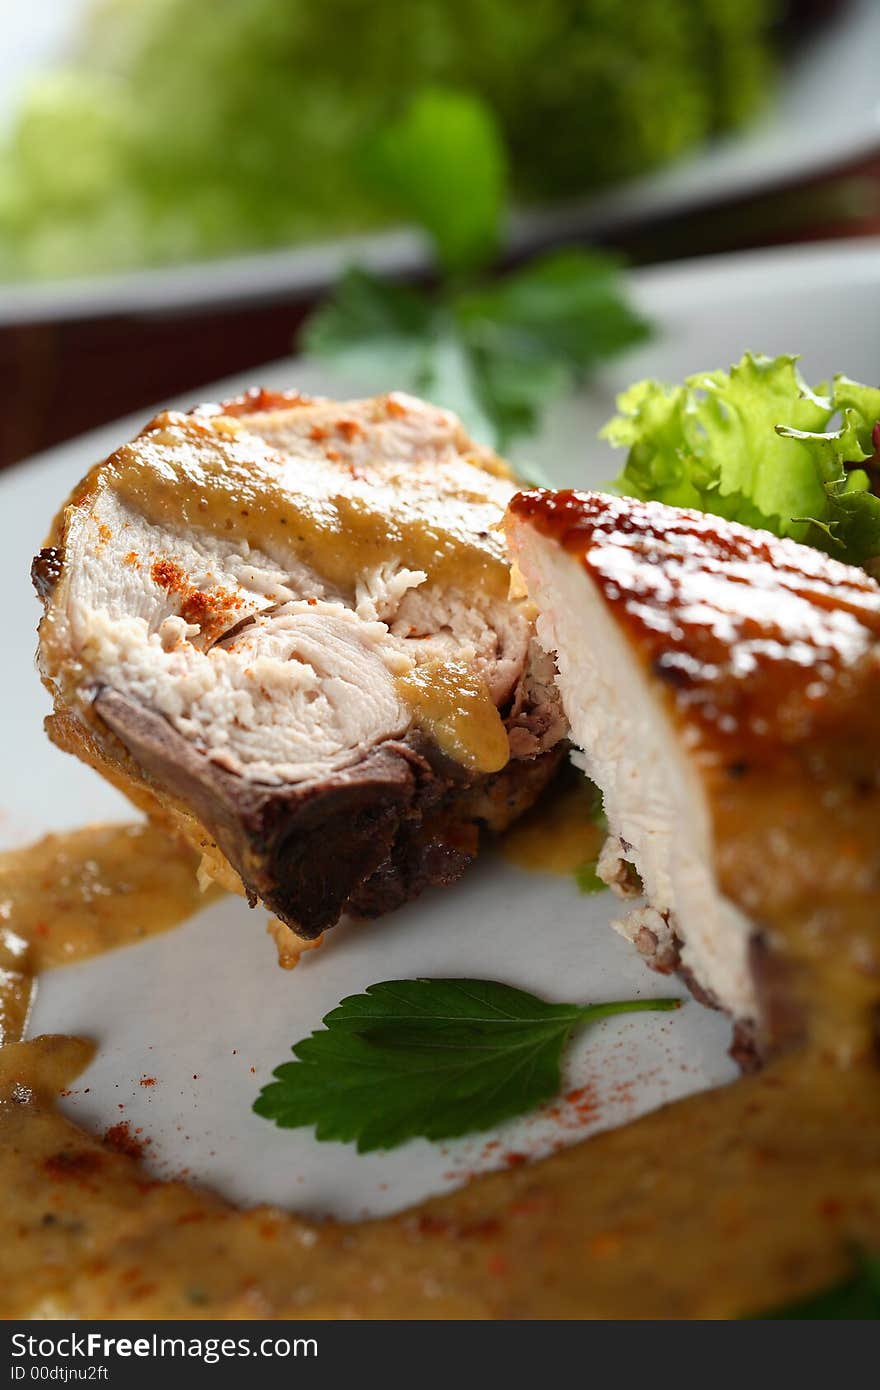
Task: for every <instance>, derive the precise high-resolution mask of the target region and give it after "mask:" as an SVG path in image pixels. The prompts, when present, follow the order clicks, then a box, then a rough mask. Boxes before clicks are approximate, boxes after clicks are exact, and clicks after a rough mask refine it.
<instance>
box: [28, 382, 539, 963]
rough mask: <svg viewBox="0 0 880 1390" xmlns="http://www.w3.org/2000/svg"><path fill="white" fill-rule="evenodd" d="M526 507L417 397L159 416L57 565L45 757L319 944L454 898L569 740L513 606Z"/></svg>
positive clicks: (39, 564) (295, 399)
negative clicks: (433, 885)
mask: <svg viewBox="0 0 880 1390" xmlns="http://www.w3.org/2000/svg"><path fill="white" fill-rule="evenodd" d="M513 491H514V487H513V484H512V482H511V481H510V478H509V474H508V471H507V469H506V468H505V466H504V465H503V464H502V463H501V461H500V460H498V459H497V458H496V457H495V456H494V455H493V454H491V453H490V452H489V451H487V450H485V449H481V448H479V447H478V446H476V445H474V444H473V443H472V441H471V440H470V439H469V438H468V437H467V435H466V434H465V432H464V431H463V429H462V427H461V425H460V424H459V422H458V421H457V420H456V419H455V417H454V416H452V415H450V414H449V413H448V412H446V411H443V410H439V409H436V408H434V407H432V406H429V405H425V404H423V403H422V402H420V401H416V400H414V399H412V398H409V397H405V396H401V395H391V396H384V397H380V398H378V399H373V400H366V401H354V402H347V403H344V404H339V403H337V402H332V401H326V400H309V399H306V398H303V397H301V396H298V395H297V394H296V393H289V394H275V393H273V394H269V393H265V392H253V393H250V394H249V395H247V396H245V397H243V398H241V399H239V400H236V401H231V402H226V403H225V404H223V405H216V406H215V405H210V406H202V407H199V408H198V409H197V410H196V411H194V412H193V413H192V414H189V415H185V414H180V413H177V412H166V413H164V414H162V415H160V416H158V417H157V418H156V419H155V420H153V421H152V422H151V423H150V424H149V425H148V426H147V427H146V429H145V430H144V431H143V432H142V433H141V434H140V435H139V436H138V437H137V438H136V439H135V440H133V441H132V442H131V443H130V444H126V445H123V447H122V448H120V449H119V450H118V451H117V452H116V453H115V454H113V455H111V457H110V458H108V459H106V460H105V461H104V462H103V463H100V464H98V465H97V466H96V467H95V468H93V469H92V471H91V472H90V473H89V474H88V475H87V477H86V478H85V479H84V480H83V481H82V483H81V484H80V485H79V486H78V487H77V488H76V489H75V491H74V493H73V495H72V496H71V498H70V499H69V501H68V503H67V504H66V506H65V507H64V508H63V509H62V511H61V513H60V515H59V517H58V518H57V519H56V522H55V524H54V527H53V530H52V534H51V535H50V537H49V541H48V544H47V546H46V547H45V548H44V550H43V551H42V552H41V554H40V555H39V556H38V557H37V559H36V561H35V563H34V570H33V573H34V580H35V583H36V586H37V589H38V592H39V593H40V595H41V597H42V599H43V602H44V606H45V613H44V617H43V619H42V622H41V624H40V666H41V671H42V674H43V677H44V680H45V682H46V684H47V685H48V687H49V689H50V690H51V692H52V694H53V698H54V702H55V714H54V715H53V716H52V717H51V718H50V720H49V726H48V727H49V733H50V736H51V737H52V738H54V739H55V741H56V742H58V743H59V744H61V745H62V746H64V747H66V748H68V749H70V750H71V751H72V752H75V753H77V754H78V755H79V756H81V757H84V758H85V759H86V760H87V761H89V762H91V763H92V764H93V765H95V766H96V767H98V768H99V769H100V770H101V771H102V772H104V773H105V775H107V776H108V777H110V779H111V780H113V781H115V782H116V783H117V784H118V785H121V786H122V787H123V789H124V790H125V791H127V792H128V794H129V795H130V796H131V797H132V799H133V800H135V801H136V802H137V803H138V804H140V805H142V806H143V807H144V808H145V809H147V810H148V811H149V812H150V813H151V814H153V815H162V816H163V817H164V818H165V820H166V821H167V822H168V823H169V824H170V825H172V826H173V827H174V828H175V829H177V830H179V831H182V832H183V833H184V834H186V835H187V836H188V838H189V839H191V840H193V841H194V842H195V843H196V844H198V845H199V846H200V847H201V849H202V851H203V853H204V856H205V860H204V862H205V867H206V870H207V871H208V872H210V873H211V874H213V875H214V876H215V877H218V878H220V879H221V881H224V882H225V883H227V885H228V886H236V885H237V886H239V887H241V886H243V888H244V890H245V891H246V892H247V893H248V895H249V896H250V898H251V900H252V901H256V900H257V899H260V900H262V901H263V902H264V903H265V904H266V905H267V906H268V907H270V908H271V910H272V911H273V912H275V913H276V914H277V915H278V917H280V918H281V920H282V921H283V922H284V923H286V924H287V925H288V926H289V927H291V928H293V929H294V931H295V932H296V933H297V934H299V935H301V936H303V937H306V938H309V937H314V936H316V935H317V934H319V933H320V932H321V931H322V930H323V929H324V928H325V927H327V926H329V925H331V924H332V923H333V922H334V921H335V920H336V919H337V918H338V916H339V915H340V913H341V912H342V911H343V910H345V909H347V910H349V911H354V912H358V911H360V912H362V913H366V914H370V915H372V914H374V913H377V912H380V911H383V910H386V909H387V908H388V907H390V906H395V905H396V904H397V903H398V902H400V901H403V900H405V899H406V898H407V897H409V896H412V895H413V894H414V893H415V892H418V891H419V890H420V889H421V888H422V887H423V886H424V885H425V884H426V883H429V882H438V881H439V882H442V881H445V880H447V879H451V878H453V877H455V876H456V875H457V874H458V873H459V872H460V871H461V869H462V867H463V866H464V864H465V863H466V862H467V861H468V859H469V858H470V857H472V855H473V853H474V852H475V847H476V836H477V829H478V824H479V823H480V822H482V821H485V820H494V821H495V822H496V823H497V824H501V823H503V822H504V820H505V819H506V818H508V817H510V816H511V815H513V814H514V813H515V812H516V811H517V810H518V809H524V807H525V805H526V804H528V803H529V801H530V800H531V799H533V797H534V796H535V795H537V792H538V790H539V789H540V787H541V786H542V785H543V782H544V781H545V780H546V779H547V777H549V775H550V773H551V772H552V769H553V766H554V763H555V760H556V759H557V758H558V754H553V753H551V752H550V751H549V750H550V749H551V746H552V745H553V744H554V743H555V742H558V739H559V737H560V734H561V732H562V730H563V727H564V726H563V724H562V721H561V720H560V717H559V714H558V710H556V709H554V708H553V707H552V705H553V697H552V695H551V694H549V693H548V688H547V686H546V683H544V684H542V683H541V681H540V678H539V677H534V678H533V676H532V675H531V671H530V661H529V652H530V644H531V641H532V625H531V620H530V614H529V611H528V609H527V607H526V605H525V604H524V602H523V601H521V600H520V601H511V600H510V599H509V597H508V588H509V568H508V561H507V557H506V552H505V547H504V541H503V537H502V536H501V535H500V534H499V531H498V523H499V521H500V518H501V516H502V514H503V511H504V507H505V506H506V503H507V501H508V500H509V498H510V496H511V495H512V493H513ZM512 748H513V752H514V753H515V755H516V756H515V759H514V760H513V761H512V760H511V750H512Z"/></svg>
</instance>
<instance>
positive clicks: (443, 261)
mask: <svg viewBox="0 0 880 1390" xmlns="http://www.w3.org/2000/svg"><path fill="white" fill-rule="evenodd" d="M363 167H364V171H365V174H366V176H367V178H368V179H369V180H370V181H371V183H372V184H373V185H374V186H375V187H377V188H380V189H381V190H382V191H383V192H384V194H385V196H386V198H387V199H388V202H389V207H391V208H392V209H393V210H395V211H396V212H398V213H399V214H400V215H402V216H405V217H407V218H408V219H410V220H411V221H415V222H416V223H417V224H419V225H420V226H421V227H422V228H423V229H424V231H425V232H426V233H427V235H428V237H429V239H430V240H431V243H432V245H433V247H434V251H435V254H436V259H437V264H438V268H439V272H440V276H439V285H438V286H437V288H436V289H434V290H432V291H426V290H421V289H416V288H410V287H405V286H402V285H399V284H395V283H394V282H393V281H390V280H387V279H384V278H382V277H380V276H377V275H373V274H370V273H369V272H367V271H365V270H362V269H357V268H354V269H351V270H349V271H348V273H347V274H346V275H344V276H343V277H342V279H341V280H340V282H339V283H338V285H337V286H336V289H335V291H334V294H333V296H332V298H331V299H330V301H329V302H328V303H327V304H326V305H325V306H324V307H323V308H321V309H320V310H319V311H318V312H317V314H315V315H314V317H313V318H312V320H311V321H310V323H309V325H308V327H307V330H306V335H305V347H306V350H307V351H309V352H312V353H315V354H317V355H319V356H322V357H325V358H330V359H332V360H333V361H334V362H335V363H336V365H337V366H339V367H340V368H341V369H342V370H343V371H344V372H346V373H348V374H350V375H356V376H358V377H362V378H363V379H365V380H369V381H371V382H374V383H375V385H376V388H377V389H381V388H384V389H390V388H393V387H396V388H400V389H406V390H411V391H415V392H418V393H420V394H423V395H428V396H430V397H431V398H432V399H433V400H435V401H437V402H438V404H440V405H446V406H448V407H449V408H450V409H453V410H456V411H457V412H458V414H459V415H460V416H461V418H462V419H463V420H464V422H465V424H466V425H467V426H468V428H469V429H470V430H471V432H472V433H473V434H474V435H475V436H476V437H477V438H479V439H481V440H484V441H486V442H491V443H494V444H495V445H496V446H497V447H498V448H502V449H504V448H507V447H508V445H509V444H510V443H511V441H512V440H513V439H514V438H515V437H516V436H517V435H522V434H528V433H530V432H531V431H533V430H534V428H535V426H536V425H537V423H538V421H539V419H540V416H541V412H542V411H543V410H544V409H545V407H546V406H547V405H548V404H549V403H550V402H551V401H552V400H554V399H555V398H557V397H559V396H561V395H563V394H565V393H566V392H568V391H570V390H571V389H572V388H573V387H574V386H575V385H577V384H578V383H579V382H581V381H583V380H584V379H586V378H587V377H588V376H589V375H590V373H591V372H592V371H593V370H594V369H595V368H596V367H597V366H598V365H599V363H601V362H602V361H604V360H605V359H606V358H608V357H610V356H612V355H613V354H615V353H617V352H621V351H622V350H624V349H625V348H628V347H630V346H632V345H633V344H635V343H637V342H639V341H641V340H642V339H643V338H645V337H646V336H647V334H648V332H649V327H648V324H647V323H646V321H645V320H644V319H643V318H642V317H641V316H640V315H639V314H638V313H636V312H635V310H634V309H633V308H632V307H631V306H630V305H629V303H628V302H627V300H626V297H625V295H624V292H623V288H622V285H621V281H620V275H619V270H620V265H619V262H618V260H617V259H616V258H615V257H613V256H610V255H608V254H605V253H603V252H599V251H595V250H582V249H568V250H563V251H556V252H553V253H550V254H548V255H545V256H541V257H538V258H537V259H535V260H533V261H531V262H529V263H528V264H527V265H526V266H524V267H523V268H521V269H519V270H514V271H511V272H509V273H508V274H506V275H503V276H501V277H498V278H496V279H492V280H490V279H488V278H487V274H486V272H487V271H488V269H489V267H490V266H491V263H492V261H493V259H494V257H495V255H496V253H497V250H498V247H499V245H500V243H501V236H502V229H503V225H504V220H505V213H506V204H507V173H508V170H507V159H506V154H505V150H504V145H503V141H502V139H501V135H500V132H499V129H498V126H497V124H496V122H495V119H494V117H493V115H492V112H491V111H490V109H489V108H488V107H487V106H486V105H485V104H484V103H483V102H481V101H479V100H478V99H477V98H476V97H473V96H469V95H466V94H464V93H461V92H456V91H451V90H448V89H440V88H434V89H429V90H427V91H424V92H423V93H422V94H421V95H420V96H418V97H417V98H416V100H415V101H414V102H413V103H412V105H411V106H410V108H409V109H408V111H407V112H406V113H405V114H404V116H403V117H402V118H401V119H400V120H399V121H397V122H396V123H394V124H393V125H391V126H389V127H388V128H386V129H385V130H384V131H383V132H382V133H381V134H380V135H379V137H377V138H376V139H374V140H373V141H372V142H371V143H370V145H369V146H368V147H367V149H366V151H365V153H364V158H363Z"/></svg>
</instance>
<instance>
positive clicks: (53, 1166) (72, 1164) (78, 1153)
mask: <svg viewBox="0 0 880 1390" xmlns="http://www.w3.org/2000/svg"><path fill="white" fill-rule="evenodd" d="M102 1163H103V1159H102V1158H101V1155H100V1154H98V1153H94V1152H93V1150H91V1149H62V1150H61V1152H60V1153H57V1154H50V1155H49V1157H48V1158H46V1159H44V1160H43V1169H44V1171H45V1172H47V1173H48V1174H49V1176H50V1177H51V1178H54V1179H55V1180H56V1181H61V1180H64V1179H71V1180H72V1181H74V1182H76V1181H81V1180H82V1179H83V1178H89V1177H92V1176H93V1175H94V1174H95V1173H96V1172H97V1171H98V1169H99V1168H100V1167H101V1165H102Z"/></svg>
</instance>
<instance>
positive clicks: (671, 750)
mask: <svg viewBox="0 0 880 1390" xmlns="http://www.w3.org/2000/svg"><path fill="white" fill-rule="evenodd" d="M506 526H507V535H508V540H509V544H510V549H511V553H512V555H513V557H514V559H515V561H516V564H517V566H518V567H519V569H520V571H521V572H522V575H523V577H524V580H525V584H526V585H527V587H528V592H529V595H530V597H531V598H532V599H533V600H534V602H535V603H536V604H537V607H538V610H539V617H538V620H537V632H538V636H539V639H540V641H541V643H542V644H543V646H544V647H545V649H546V650H547V652H548V653H553V654H554V655H555V659H556V662H557V665H558V685H559V690H560V694H561V698H562V703H563V706H564V709H565V713H566V715H567V718H568V720H569V723H570V726H571V738H572V741H573V743H574V744H575V745H576V747H577V748H578V749H579V750H580V752H579V754H576V755H575V757H576V760H579V761H580V764H581V765H582V766H583V767H584V769H585V770H586V772H587V773H588V774H589V776H590V777H592V778H593V779H594V781H595V782H596V783H597V784H598V785H599V787H600V788H601V790H602V793H603V797H604V803H605V810H606V814H607V817H608V823H609V831H610V833H609V838H608V841H607V843H606V846H605V849H604V850H603V853H602V856H601V858H600V863H599V873H600V875H601V876H602V877H603V878H604V879H605V881H606V882H607V883H608V884H609V885H610V886H611V887H612V888H614V889H615V890H616V891H617V892H618V893H619V894H620V895H621V896H624V897H632V898H633V900H634V903H636V904H637V905H634V906H633V908H632V910H631V911H630V912H629V914H628V915H626V916H624V917H623V919H622V920H621V922H620V923H619V924H618V926H619V929H620V930H621V931H622V932H623V933H624V934H625V935H626V936H628V937H629V938H630V939H631V940H632V941H633V942H634V943H635V945H636V946H637V948H638V949H639V950H640V951H641V952H642V954H643V955H644V956H645V957H646V958H647V960H648V962H649V963H650V964H652V965H653V966H654V967H655V968H656V969H658V970H661V971H664V972H666V971H670V970H680V971H681V972H682V973H683V974H684V976H685V978H687V979H688V980H689V982H690V983H691V984H692V986H693V987H694V989H695V992H697V993H698V994H699V995H701V996H702V997H704V998H705V999H707V1000H708V1001H709V1002H712V1003H715V1004H717V1005H720V1006H721V1007H722V1008H724V1009H725V1010H727V1011H728V1012H729V1013H730V1014H731V1015H732V1016H733V1018H734V1019H735V1020H736V1022H737V1025H738V1038H739V1042H740V1044H741V1051H742V1053H743V1055H745V1054H746V1053H747V1052H749V1051H751V1052H754V1051H755V1049H757V1052H758V1053H759V1054H760V1053H761V1052H764V1051H766V1050H767V1048H768V1047H772V1046H776V1045H781V1043H782V1041H783V1040H784V1039H785V1037H787V1036H794V1035H795V1034H796V1033H797V1030H798V1027H799V1023H798V1019H799V1017H800V1016H801V1014H802V1009H801V1008H800V1005H799V1004H798V1000H797V988H796V986H795V985H794V984H793V978H792V970H793V967H792V965H791V962H790V961H788V962H787V961H786V959H785V956H786V953H785V951H784V949H782V938H783V935H784V933H782V932H781V930H780V929H779V926H778V923H779V921H780V920H781V919H782V918H785V916H786V913H791V914H792V920H794V917H795V916H796V915H798V914H800V918H799V920H802V919H804V918H807V919H809V918H810V915H811V914H812V915H814V916H816V919H817V926H816V931H817V932H818V931H820V930H823V929H824V928H822V925H821V921H822V913H823V912H825V913H826V916H827V917H828V919H829V920H830V918H831V916H832V915H839V914H840V912H842V908H841V907H840V904H841V903H846V902H848V900H849V898H850V896H852V895H854V900H855V901H854V905H853V911H852V912H851V913H850V919H849V920H850V921H855V920H857V918H858V901H859V897H860V895H861V897H862V898H864V895H865V894H866V893H867V892H869V891H872V892H876V889H877V886H878V885H877V883H876V882H875V878H876V876H877V873H878V865H877V862H876V856H873V857H869V858H868V859H867V861H866V862H865V863H860V862H857V859H856V856H855V853H854V848H853V847H854V846H855V845H857V844H859V843H861V841H863V840H864V836H863V835H862V834H860V833H859V825H860V821H861V819H862V817H863V814H864V811H865V808H866V807H868V806H869V804H870V805H873V801H872V800H871V798H873V799H874V800H876V797H877V777H878V768H880V749H878V733H877V724H878V721H877V717H876V711H877V708H878V703H877V702H878V699H880V645H878V635H880V587H878V585H877V584H876V583H875V581H874V580H873V579H871V578H870V577H869V576H868V575H867V574H866V573H864V572H863V571H862V570H860V569H854V568H851V567H848V566H845V565H842V564H840V563H838V562H836V561H834V560H833V559H830V558H828V557H827V556H826V555H824V554H822V553H820V552H819V551H817V550H814V549H812V548H810V547H807V546H803V545H799V544H796V543H795V542H793V541H790V540H779V539H777V538H776V537H774V536H772V535H770V534H769V533H767V532H763V531H753V530H750V529H748V528H746V527H743V526H739V525H735V524H733V523H728V522H726V521H723V520H721V519H719V518H717V517H714V516H708V515H706V514H704V513H699V512H694V511H687V510H683V509H678V508H672V507H667V506H664V505H662V504H660V503H653V502H642V501H636V500H633V499H630V498H619V497H611V496H605V495H603V494H600V493H591V492H572V491H567V492H560V493H551V492H545V491H531V492H524V493H520V494H519V495H518V496H516V497H515V498H514V499H513V500H512V502H511V504H510V507H509V510H508V516H507V523H506ZM835 894H836V897H835V896H834V895H835ZM829 895H830V896H829ZM826 901H827V902H828V903H829V904H831V903H832V902H833V913H832V907H831V906H830V905H829V907H828V908H827V911H826V909H824V908H822V906H821V904H822V903H823V902H826ZM771 921H772V922H773V923H774V927H773V929H772V930H770V929H769V927H768V923H769V922H771ZM863 944H864V943H863ZM842 949H843V948H842ZM858 949H859V945H858V942H857V941H856V940H851V941H849V942H848V943H847V944H846V947H845V950H846V952H847V954H848V955H849V954H851V953H852V952H853V951H857V950H858ZM800 1003H801V1004H802V1003H803V1001H800Z"/></svg>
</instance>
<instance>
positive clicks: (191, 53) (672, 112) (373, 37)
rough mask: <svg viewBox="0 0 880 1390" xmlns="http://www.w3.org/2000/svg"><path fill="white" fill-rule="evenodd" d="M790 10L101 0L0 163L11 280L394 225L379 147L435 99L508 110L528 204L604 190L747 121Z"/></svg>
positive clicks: (666, 3)
mask: <svg viewBox="0 0 880 1390" xmlns="http://www.w3.org/2000/svg"><path fill="white" fill-rule="evenodd" d="M814 3H815V0H814ZM803 8H804V7H803V5H801V6H800V9H801V10H803ZM786 9H791V6H790V5H789V6H785V5H784V4H783V0H638V3H620V0H407V2H406V3H400V0H371V2H370V3H364V0H138V3H132V0H97V2H95V0H93V3H92V4H91V5H90V6H89V8H88V9H87V10H86V12H85V13H84V15H83V18H82V21H81V26H80V29H79V32H78V35H77V37H76V39H75V41H74V44H73V48H72V52H71V54H70V57H69V60H68V61H67V62H66V63H65V65H64V66H63V67H59V68H57V69H56V70H54V71H50V72H47V73H44V74H42V75H40V76H39V77H37V78H36V79H35V80H34V81H33V82H32V83H31V84H30V85H29V86H28V87H27V88H26V90H25V93H24V97H23V101H22V104H21V107H20V110H19V112H18V115H17V117H16V119H15V121H14V123H13V126H12V129H11V131H10V132H9V135H8V138H7V140H6V143H5V147H4V148H3V150H2V156H0V278H3V279H7V280H9V279H15V280H20V279H25V278H29V277H45V276H49V277H51V276H61V275H68V274H90V273H93V272H102V271H112V270H122V269H130V268H137V267H141V266H148V265H150V266H152V265H163V264H172V263H174V262H182V261H187V260H194V259H199V258H203V257H210V256H217V255H222V254H228V253H234V252H238V251H243V250H252V249H257V248H265V247H273V246H279V245H289V244H292V243H296V242H301V241H305V240H315V239H318V238H321V237H325V236H328V235H332V234H337V233H343V232H350V231H363V230H365V229H368V228H372V227H377V226H380V225H382V224H384V223H387V222H388V221H389V220H393V218H394V217H395V215H396V213H397V207H396V206H395V203H394V200H393V199H392V198H389V197H388V192H387V189H385V188H383V187H382V186H381V183H379V182H377V181H375V180H372V179H371V178H370V177H369V169H368V168H367V167H366V165H367V164H368V161H367V162H366V164H365V161H364V158H363V151H364V149H365V147H367V146H368V144H369V142H370V141H371V139H372V138H373V137H374V136H375V135H376V133H377V132H378V131H380V130H381V129H382V127H383V125H384V124H385V123H386V122H388V121H391V120H394V119H395V118H396V117H398V116H399V115H400V113H401V111H402V110H404V109H405V107H406V106H407V103H408V102H409V101H410V100H411V99H412V98H413V96H414V95H416V94H417V93H418V92H419V91H420V90H421V89H423V88H425V87H426V86H434V85H437V84H439V85H445V86H449V85H452V86H455V87H456V88H459V89H461V90H463V91H465V92H467V93H469V94H471V95H474V96H478V97H481V98H482V99H483V100H484V101H485V103H486V104H487V106H488V107H489V108H490V109H491V110H492V111H493V112H494V115H495V117H496V119H497V121H498V123H499V125H500V129H501V132H502V136H503V139H504V142H505V144H506V146H507V149H508V151H509V157H510V164H511V171H512V186H513V193H514V196H515V198H516V200H517V201H518V202H519V203H521V204H534V203H541V202H546V201H547V200H553V199H560V198H570V197H573V196H576V195H578V194H583V193H587V192H590V191H593V190H596V189H598V188H604V187H606V186H608V185H609V184H611V183H614V182H617V181H620V180H624V179H626V178H628V177H630V176H632V175H634V174H638V173H641V172H643V171H645V170H648V169H651V168H654V167H656V166H658V165H660V164H662V163H664V162H665V161H668V160H671V159H673V158H675V157H676V156H677V155H680V154H681V153H683V152H684V151H687V150H689V149H691V148H693V147H694V146H696V145H698V144H699V143H700V142H702V141H704V140H706V139H707V138H708V137H710V136H713V135H717V134H719V133H720V132H723V131H727V130H729V129H731V128H733V127H736V126H738V125H740V124H741V123H743V122H745V121H747V120H748V119H749V118H750V117H751V116H752V115H753V114H754V113H755V112H756V111H757V110H758V109H759V108H760V105H761V103H762V101H763V100H764V99H765V98H766V97H767V95H768V93H769V91H770V90H771V84H772V75H773V72H774V67H775V56H774V42H773V41H774V35H775V34H777V33H778V32H779V31H778V28H777V27H776V26H777V25H778V23H779V22H780V20H781V19H783V18H784V15H783V11H784V10H786ZM365 170H366V175H367V176H365Z"/></svg>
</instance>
